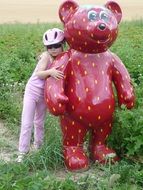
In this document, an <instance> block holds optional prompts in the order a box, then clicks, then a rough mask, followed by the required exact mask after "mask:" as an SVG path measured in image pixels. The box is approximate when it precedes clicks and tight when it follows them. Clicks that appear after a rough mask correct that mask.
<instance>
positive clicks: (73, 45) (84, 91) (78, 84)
mask: <svg viewBox="0 0 143 190" xmlns="http://www.w3.org/2000/svg"><path fill="white" fill-rule="evenodd" d="M109 9H110V10H109ZM95 12H96V14H95ZM59 14H60V18H61V20H62V22H63V23H64V28H65V37H66V39H67V41H68V44H69V46H70V49H69V50H68V51H67V52H64V53H62V54H61V55H60V56H58V57H57V59H56V60H55V62H54V66H58V67H59V69H60V70H61V71H63V72H64V75H65V78H64V79H63V80H62V79H61V80H58V81H56V80H55V79H53V78H48V79H47V80H46V87H45V100H46V103H47V106H48V108H49V110H50V112H51V113H52V114H54V115H61V129H62V133H63V146H64V147H63V149H64V158H65V164H66V166H67V168H68V169H69V170H82V169H85V168H88V165H89V162H88V159H87V156H86V155H85V152H84V150H83V143H84V140H85V135H86V133H87V132H88V131H91V140H90V145H89V147H90V148H89V150H90V152H91V158H92V159H93V160H94V161H99V162H101V163H105V161H106V158H107V157H108V155H110V154H111V153H113V154H115V151H114V150H111V149H109V148H108V147H106V139H107V138H108V136H109V135H110V133H111V130H112V117H113V113H114V110H115V98H114V92H113V84H114V85H115V88H116V90H117V96H118V102H119V105H121V104H124V105H126V106H127V108H132V107H133V106H134V99H135V98H134V92H133V88H132V84H131V80H130V76H129V73H128V71H127V69H126V68H125V66H124V65H123V63H122V61H121V60H120V59H119V58H118V56H116V55H115V54H113V53H112V52H110V51H109V50H108V48H109V47H110V46H111V45H112V43H113V42H114V41H115V39H116V37H117V33H118V32H117V30H118V23H119V22H120V20H121V15H122V13H121V9H120V7H119V5H118V4H117V3H115V2H113V1H111V2H110V1H109V2H108V3H107V4H106V5H105V6H104V7H98V6H91V7H79V6H78V5H77V3H75V2H74V1H73V0H72V1H69V0H67V1H65V2H63V4H62V5H61V7H60V9H59ZM90 14H91V15H90ZM92 14H93V15H92ZM102 14H103V16H102ZM104 14H105V15H104ZM91 19H92V20H91ZM113 160H114V161H117V160H119V158H118V157H117V156H115V157H114V158H113Z"/></svg>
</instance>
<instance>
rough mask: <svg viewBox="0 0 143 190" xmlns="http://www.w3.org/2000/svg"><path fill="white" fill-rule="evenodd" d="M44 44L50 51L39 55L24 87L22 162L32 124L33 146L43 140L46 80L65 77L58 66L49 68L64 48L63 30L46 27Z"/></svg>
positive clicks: (27, 149)
mask: <svg viewBox="0 0 143 190" xmlns="http://www.w3.org/2000/svg"><path fill="white" fill-rule="evenodd" d="M43 43H44V45H45V47H46V49H47V51H45V52H43V53H42V55H41V56H40V57H39V61H38V64H37V66H36V68H35V70H34V72H33V74H32V76H31V77H30V79H29V80H28V82H27V84H26V88H25V94H24V101H23V111H22V125H21V132H20V138H19V155H18V158H17V159H16V161H17V162H22V160H23V158H24V156H25V155H26V154H27V153H28V152H29V149H30V140H31V133H32V128H33V125H34V148H35V149H39V148H40V146H41V145H42V143H43V135H44V118H45V114H46V109H47V107H46V104H45V102H44V83H45V80H44V79H46V78H47V77H48V76H51V77H54V78H55V79H60V78H63V73H62V72H61V71H59V70H57V68H52V69H50V66H51V64H52V62H53V60H54V59H55V58H56V56H58V54H60V53H61V52H62V51H63V44H64V32H63V31H62V30H60V29H58V28H53V29H50V30H47V31H46V32H45V33H44V35H43Z"/></svg>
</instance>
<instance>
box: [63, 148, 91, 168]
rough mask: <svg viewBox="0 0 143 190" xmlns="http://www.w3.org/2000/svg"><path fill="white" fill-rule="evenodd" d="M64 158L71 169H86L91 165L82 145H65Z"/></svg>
mask: <svg viewBox="0 0 143 190" xmlns="http://www.w3.org/2000/svg"><path fill="white" fill-rule="evenodd" d="M64 159H65V160H64V161H65V165H66V167H67V169H68V170H70V171H85V170H87V169H88V167H89V161H88V157H87V156H86V154H85V152H84V150H83V148H82V147H77V146H64Z"/></svg>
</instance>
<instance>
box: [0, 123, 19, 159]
mask: <svg viewBox="0 0 143 190" xmlns="http://www.w3.org/2000/svg"><path fill="white" fill-rule="evenodd" d="M17 144H18V141H17V139H16V137H15V136H14V135H13V134H11V132H10V131H9V130H8V129H7V128H6V127H5V125H4V123H3V122H2V121H0V160H2V161H5V162H9V161H12V160H13V159H14V155H15V154H17Z"/></svg>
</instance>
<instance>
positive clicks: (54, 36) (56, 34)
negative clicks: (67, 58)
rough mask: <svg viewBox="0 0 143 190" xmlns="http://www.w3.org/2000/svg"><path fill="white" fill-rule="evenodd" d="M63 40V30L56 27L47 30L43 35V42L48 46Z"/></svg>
mask: <svg viewBox="0 0 143 190" xmlns="http://www.w3.org/2000/svg"><path fill="white" fill-rule="evenodd" d="M63 40H64V32H63V31H62V30H60V29H58V28H53V29H49V30H47V31H46V32H45V33H44V35H43V44H44V45H45V46H49V45H52V44H57V43H59V42H62V41H63Z"/></svg>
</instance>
